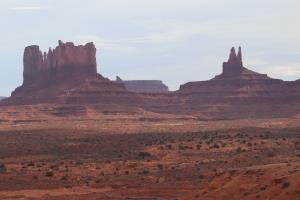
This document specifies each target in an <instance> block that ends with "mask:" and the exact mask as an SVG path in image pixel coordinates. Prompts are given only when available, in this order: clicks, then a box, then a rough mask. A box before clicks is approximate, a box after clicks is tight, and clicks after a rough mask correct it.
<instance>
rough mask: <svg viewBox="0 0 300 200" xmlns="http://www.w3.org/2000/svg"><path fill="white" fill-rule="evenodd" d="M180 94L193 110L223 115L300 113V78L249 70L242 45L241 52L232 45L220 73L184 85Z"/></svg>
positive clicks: (227, 116)
mask: <svg viewBox="0 0 300 200" xmlns="http://www.w3.org/2000/svg"><path fill="white" fill-rule="evenodd" d="M179 94H180V96H181V97H180V98H181V99H184V101H185V102H186V104H187V107H188V108H189V110H191V111H195V112H200V113H211V114H212V113H214V114H215V115H216V116H218V117H220V118H222V117H223V118H230V117H232V116H235V117H237V116H265V117H270V116H271V117H274V116H287V115H289V114H291V113H294V114H295V113H297V112H299V113H300V81H299V80H298V81H282V80H279V79H272V78H270V77H268V76H267V75H265V74H260V73H257V72H254V71H251V70H249V69H247V68H246V67H244V65H243V60H242V51H241V48H239V51H238V54H236V51H235V49H234V48H231V50H230V55H229V59H228V61H227V62H224V63H223V72H222V73H221V74H220V75H218V76H216V77H215V78H213V79H211V80H208V81H196V82H189V83H186V84H184V85H181V86H180V90H179ZM289 105H294V106H289Z"/></svg>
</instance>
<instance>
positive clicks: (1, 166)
mask: <svg viewBox="0 0 300 200" xmlns="http://www.w3.org/2000/svg"><path fill="white" fill-rule="evenodd" d="M6 171H7V168H6V166H5V165H4V164H2V163H0V173H5V172H6Z"/></svg>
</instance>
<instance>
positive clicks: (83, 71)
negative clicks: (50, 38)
mask: <svg viewBox="0 0 300 200" xmlns="http://www.w3.org/2000/svg"><path fill="white" fill-rule="evenodd" d="M23 63H24V73H23V76H24V84H28V83H31V82H35V81H49V80H53V79H55V78H56V77H63V76H65V75H68V76H70V75H72V74H80V75H97V64H96V48H95V46H94V44H93V43H87V44H86V45H84V46H83V45H79V46H75V45H74V44H73V43H71V42H67V43H63V42H62V41H59V45H58V46H57V47H56V48H55V49H53V50H52V49H51V48H50V49H49V51H48V53H46V52H45V53H42V51H41V50H40V48H39V46H37V45H33V46H28V47H26V48H25V51H24V57H23Z"/></svg>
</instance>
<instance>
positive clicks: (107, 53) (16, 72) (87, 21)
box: [0, 0, 300, 96]
mask: <svg viewBox="0 0 300 200" xmlns="http://www.w3.org/2000/svg"><path fill="white" fill-rule="evenodd" d="M299 7H300V2H299V1H296V0H287V1H285V2H282V1H279V0H266V1H263V2H261V1H258V0H253V1H251V2H241V1H238V0H226V1H225V0H185V1H183V0H173V1H171V0H160V1H159V0H151V1H150V0H144V1H141V0H140V1H138V0H127V1H126V2H125V1H122V0H98V1H97V0H86V1H84V2H83V1H79V0H59V1H58V0H52V1H50V0H43V1H42V0H2V1H1V2H0V10H1V12H0V23H1V27H2V30H1V32H0V41H1V46H0V69H1V71H2V73H1V74H0V96H9V95H10V93H11V92H12V91H13V90H14V89H15V88H16V87H17V86H19V85H21V83H22V79H23V77H22V73H23V61H22V60H23V51H24V48H25V47H26V46H28V45H33V44H36V45H39V46H40V47H41V49H42V50H43V51H46V50H47V49H48V48H49V47H52V48H54V47H56V46H57V41H58V40H63V41H64V42H67V41H71V42H74V43H75V44H84V43H86V42H94V43H95V45H96V47H97V63H98V72H99V73H101V74H102V75H103V76H105V77H108V78H110V79H113V80H114V79H115V77H116V76H117V75H118V76H120V77H121V78H122V79H124V80H133V79H145V80H147V79H157V80H162V81H163V82H164V83H165V84H166V85H168V86H169V88H170V89H171V90H176V89H178V87H179V85H180V84H184V83H186V82H189V81H198V80H207V79H210V78H213V77H214V76H215V75H217V74H219V73H220V72H221V70H222V62H223V61H225V60H227V59H228V55H229V50H230V48H231V47H232V46H235V47H238V46H242V50H243V59H244V65H245V66H246V67H248V68H249V69H251V70H254V71H257V72H260V73H267V74H268V75H269V76H271V77H274V78H280V79H283V80H296V79H298V78H300V56H299V55H300V38H299V35H300V28H299V27H297V26H296V25H297V19H299V17H300V13H299V12H298V8H299ZM187 13H188V14H187Z"/></svg>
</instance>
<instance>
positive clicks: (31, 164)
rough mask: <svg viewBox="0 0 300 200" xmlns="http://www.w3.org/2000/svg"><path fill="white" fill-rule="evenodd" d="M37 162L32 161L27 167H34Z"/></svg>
mask: <svg viewBox="0 0 300 200" xmlns="http://www.w3.org/2000/svg"><path fill="white" fill-rule="evenodd" d="M34 165H35V164H34V162H32V161H30V162H29V163H28V164H27V167H33V166H34Z"/></svg>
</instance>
